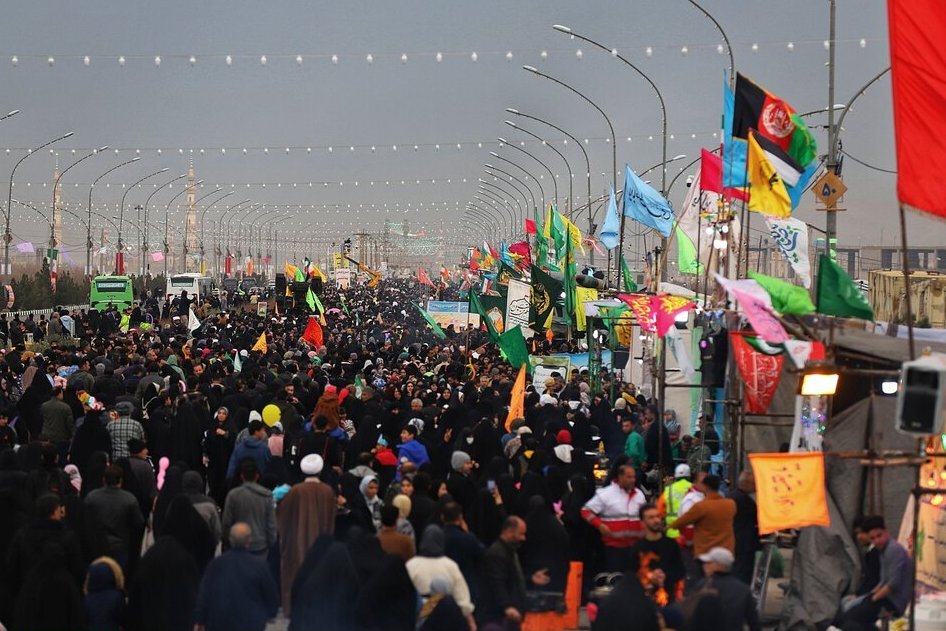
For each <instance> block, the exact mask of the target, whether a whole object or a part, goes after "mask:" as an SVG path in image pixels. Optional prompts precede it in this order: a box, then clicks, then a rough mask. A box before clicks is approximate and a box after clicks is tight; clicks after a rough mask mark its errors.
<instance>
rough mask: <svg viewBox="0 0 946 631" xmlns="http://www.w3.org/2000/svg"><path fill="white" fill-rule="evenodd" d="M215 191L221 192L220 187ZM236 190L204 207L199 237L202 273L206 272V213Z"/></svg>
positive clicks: (200, 269)
mask: <svg viewBox="0 0 946 631" xmlns="http://www.w3.org/2000/svg"><path fill="white" fill-rule="evenodd" d="M215 192H218V193H219V192H221V191H220V189H217V190H216V191H215ZM235 192H236V191H229V192H227V193H226V194H224V195H222V196H220V197H218V198H217V199H215V200H214V201H212V202H209V203H207V204H206V205H205V206H204V209H203V210H202V211H201V212H200V239H199V242H200V266H199V271H200V273H201V274H203V273H204V215H206V214H207V211H208V210H210V209H211V208H213V206H214V204H217V203H218V202H220V201H221V200H224V199H226V198H228V197H230V196H231V195H233V194H234V193H235Z"/></svg>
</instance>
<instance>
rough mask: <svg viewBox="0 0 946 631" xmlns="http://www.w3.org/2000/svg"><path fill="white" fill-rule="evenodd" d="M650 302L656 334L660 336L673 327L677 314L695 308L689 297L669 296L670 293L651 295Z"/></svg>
mask: <svg viewBox="0 0 946 631" xmlns="http://www.w3.org/2000/svg"><path fill="white" fill-rule="evenodd" d="M650 303H651V311H652V312H653V317H654V324H655V326H656V328H657V335H658V336H660V337H663V336H664V335H666V334H667V331H669V330H670V329H671V328H673V325H674V322H675V321H676V317H677V314H679V313H683V312H684V311H689V310H690V309H694V308H696V303H695V302H693V301H692V300H690V299H689V298H684V297H682V296H671V295H670V294H662V295H660V296H653V297H652V298H651V301H650Z"/></svg>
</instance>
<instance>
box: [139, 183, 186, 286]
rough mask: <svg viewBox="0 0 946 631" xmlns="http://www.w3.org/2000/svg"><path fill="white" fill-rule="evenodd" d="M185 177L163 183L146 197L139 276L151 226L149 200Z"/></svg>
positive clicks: (143, 264)
mask: <svg viewBox="0 0 946 631" xmlns="http://www.w3.org/2000/svg"><path fill="white" fill-rule="evenodd" d="M185 177H187V174H186V173H184V174H183V175H178V176H177V177H176V178H174V179H173V180H170V181H168V182H165V183H164V184H162V185H161V186H158V187H156V188H155V189H154V190H153V191H151V194H150V195H148V198H147V199H146V200H145V212H144V215H145V221H144V237H143V238H142V239H141V274H144V271H145V256H146V255H145V251H146V250H147V249H148V236H149V235H150V231H149V227H150V225H151V224H149V223H148V204H150V203H151V198H152V197H154V196H155V195H157V194H158V191H160V190H161V189H163V188H165V187H167V186H170V185H171V184H174V183H175V182H177V181H178V180H181V179H184V178H185ZM184 190H185V191H186V190H187V188H186V187H185V188H184ZM139 232H140V230H139Z"/></svg>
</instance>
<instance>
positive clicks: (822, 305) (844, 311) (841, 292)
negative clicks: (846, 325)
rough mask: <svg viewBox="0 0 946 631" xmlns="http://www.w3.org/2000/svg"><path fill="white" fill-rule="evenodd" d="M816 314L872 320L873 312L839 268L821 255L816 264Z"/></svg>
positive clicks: (859, 291)
mask: <svg viewBox="0 0 946 631" xmlns="http://www.w3.org/2000/svg"><path fill="white" fill-rule="evenodd" d="M817 295H818V313H823V314H825V315H833V316H842V317H852V318H861V319H863V320H873V319H874V310H873V309H871V307H870V304H869V303H868V302H867V299H866V298H864V294H863V293H862V292H861V290H860V288H859V287H858V286H857V285H855V284H854V281H853V280H851V277H850V276H848V275H847V274H846V273H844V270H843V269H841V266H840V265H838V264H837V263H835V262H834V261H832V260H831V259H830V258H828V257H827V256H825V255H824V254H822V255H821V260H820V262H819V264H818V292H817Z"/></svg>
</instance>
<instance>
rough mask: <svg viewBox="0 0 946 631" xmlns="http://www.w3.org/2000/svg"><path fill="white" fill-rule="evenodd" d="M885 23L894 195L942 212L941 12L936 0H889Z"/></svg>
mask: <svg viewBox="0 0 946 631" xmlns="http://www.w3.org/2000/svg"><path fill="white" fill-rule="evenodd" d="M887 23H888V24H889V25H890V66H891V82H892V87H893V121H894V130H895V132H896V134H895V135H896V142H897V198H898V199H899V200H900V202H901V203H903V204H907V205H908V206H911V207H913V208H916V209H917V210H920V211H923V212H927V213H930V214H933V215H938V216H940V217H946V183H944V180H943V173H946V52H944V49H943V46H942V42H943V41H946V13H943V7H942V4H941V3H939V2H936V1H935V0H914V1H912V2H895V1H893V0H890V1H888V2H887ZM937 60H938V61H937Z"/></svg>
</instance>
